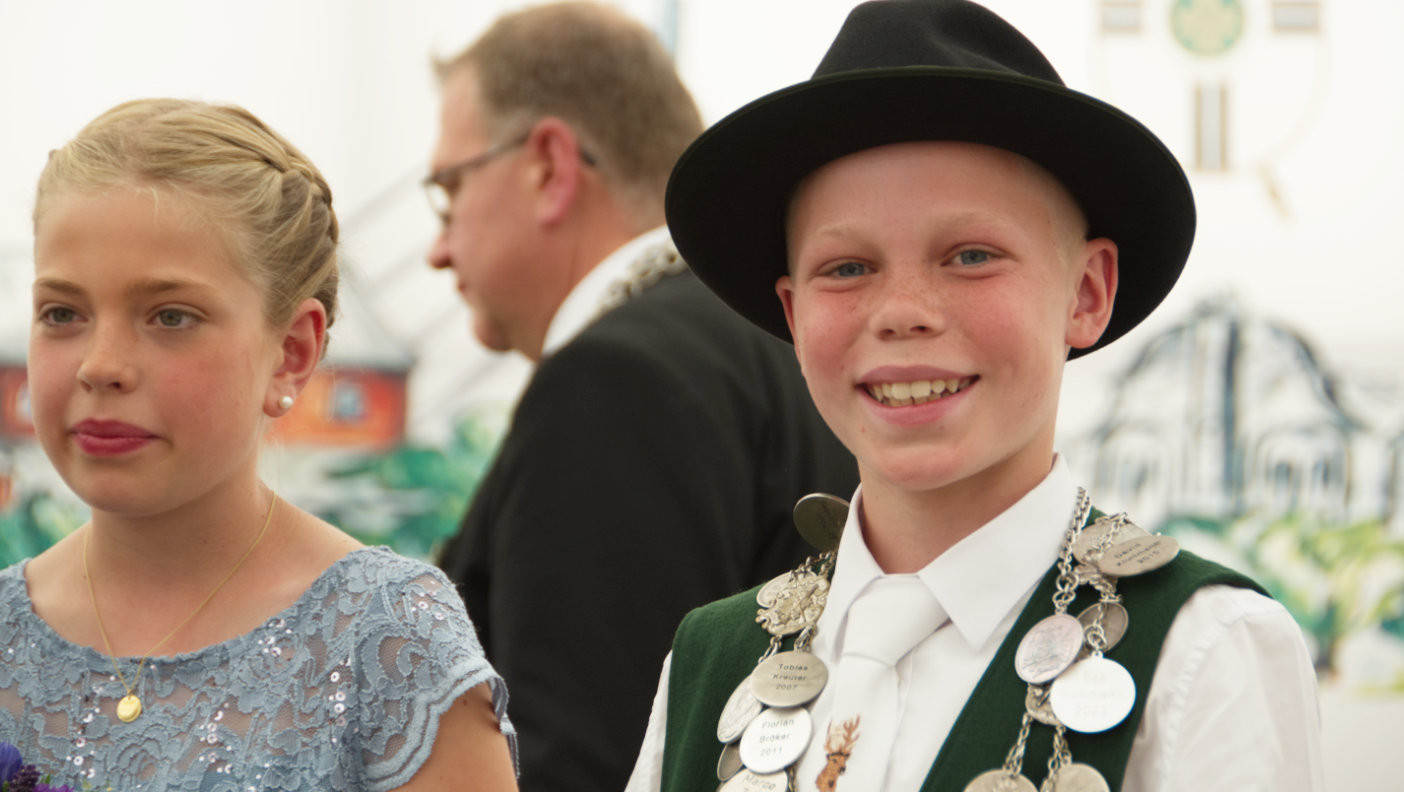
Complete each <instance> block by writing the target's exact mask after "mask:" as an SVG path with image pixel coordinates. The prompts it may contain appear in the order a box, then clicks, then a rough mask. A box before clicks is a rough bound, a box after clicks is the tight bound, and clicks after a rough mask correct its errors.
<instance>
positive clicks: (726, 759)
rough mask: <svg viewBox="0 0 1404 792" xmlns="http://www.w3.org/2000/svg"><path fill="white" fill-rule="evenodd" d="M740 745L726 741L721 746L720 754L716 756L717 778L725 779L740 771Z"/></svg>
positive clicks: (719, 779)
mask: <svg viewBox="0 0 1404 792" xmlns="http://www.w3.org/2000/svg"><path fill="white" fill-rule="evenodd" d="M742 767H744V765H742V764H741V746H739V745H737V744H736V743H727V744H726V745H724V746H722V752H721V756H719V757H717V780H718V781H726V780H728V779H730V778H731V777H732V776H734V775H736V774H737V773H739V772H741V768H742Z"/></svg>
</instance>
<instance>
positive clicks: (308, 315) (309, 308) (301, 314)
mask: <svg viewBox="0 0 1404 792" xmlns="http://www.w3.org/2000/svg"><path fill="white" fill-rule="evenodd" d="M326 344H327V309H326V307H325V306H323V305H322V302H321V300H318V299H316V298H314V297H308V298H307V299H305V300H303V301H302V303H301V304H299V305H298V306H297V310H296V311H294V312H293V316H292V319H291V320H290V321H289V322H288V325H287V329H285V330H284V331H283V335H282V340H281V343H280V344H279V347H278V349H279V353H280V354H281V355H282V360H281V361H280V362H279V365H278V368H277V370H275V371H274V372H273V379H272V381H271V382H269V384H268V393H267V394H265V395H264V397H263V412H264V414H265V415H267V416H269V417H270V418H278V417H280V416H282V415H284V414H285V413H287V411H288V410H289V409H291V408H292V402H293V401H294V400H296V399H297V395H298V394H299V393H301V392H302V388H303V387H304V386H305V385H306V384H307V381H308V380H309V379H311V378H312V373H313V372H314V371H316V370H317V364H318V363H320V362H321V360H322V352H323V350H325V349H326Z"/></svg>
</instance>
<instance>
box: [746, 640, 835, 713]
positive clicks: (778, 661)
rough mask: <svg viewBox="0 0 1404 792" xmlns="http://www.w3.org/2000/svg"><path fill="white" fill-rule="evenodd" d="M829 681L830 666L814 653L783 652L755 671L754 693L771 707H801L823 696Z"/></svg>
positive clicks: (753, 676)
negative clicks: (818, 696) (821, 693)
mask: <svg viewBox="0 0 1404 792" xmlns="http://www.w3.org/2000/svg"><path fill="white" fill-rule="evenodd" d="M828 682H829V669H828V666H825V665H824V661H823V660H820V659H819V658H818V657H816V656H815V655H814V654H812V653H810V652H803V651H798V650H794V651H789V652H780V653H778V654H773V655H771V656H770V657H767V658H766V659H765V660H764V661H763V662H761V664H760V665H758V666H756V670H755V671H752V672H751V693H752V694H753V695H754V696H755V698H756V699H757V700H758V701H760V703H762V704H766V705H768V706H771V707H799V706H803V705H805V704H808V703H809V702H810V701H812V700H813V699H814V697H815V696H817V695H819V692H820V691H822V690H823V689H824V685H826V684H828Z"/></svg>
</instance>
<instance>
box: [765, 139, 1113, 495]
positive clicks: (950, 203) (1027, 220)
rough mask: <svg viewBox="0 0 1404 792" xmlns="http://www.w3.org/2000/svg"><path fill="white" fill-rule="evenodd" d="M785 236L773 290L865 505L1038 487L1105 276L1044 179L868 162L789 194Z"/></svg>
mask: <svg viewBox="0 0 1404 792" xmlns="http://www.w3.org/2000/svg"><path fill="white" fill-rule="evenodd" d="M787 232H788V240H789V257H790V259H789V271H790V275H788V276H786V277H783V278H781V279H780V281H779V282H778V283H777V284H776V290H777V293H778V294H779V295H780V298H781V301H782V303H783V305H784V308H785V312H786V318H787V320H788V322H789V324H790V328H791V332H792V334H793V337H794V340H795V351H796V354H797V355H798V356H799V360H800V365H801V367H802V368H803V370H804V374H805V378H806V380H807V381H808V383H809V388H810V392H811V394H812V395H813V397H814V401H815V403H816V405H817V406H818V407H819V411H820V412H821V413H822V414H823V416H824V419H825V420H826V421H827V422H828V424H829V426H830V427H831V428H833V430H834V431H835V433H836V434H837V435H838V436H839V438H840V439H841V440H842V441H843V442H844V444H845V445H847V446H848V448H849V449H850V450H852V451H853V452H854V455H855V456H856V457H857V459H858V464H859V468H860V470H861V472H862V474H863V484H864V489H865V493H869V494H868V495H867V496H866V497H868V498H871V497H872V495H875V494H876V493H875V492H873V491H872V490H873V489H874V488H875V487H882V486H884V485H887V486H891V487H894V488H896V489H898V490H902V491H907V492H912V493H916V492H929V491H933V490H942V489H945V488H948V487H950V486H951V485H956V484H968V485H971V486H972V487H973V490H972V491H980V492H984V493H986V497H990V498H992V499H994V500H1001V499H1003V498H1004V493H1005V491H1008V492H1009V493H1014V492H1016V491H1017V494H1016V495H1013V497H1014V498H1015V499H1017V497H1018V495H1022V494H1023V493H1024V492H1026V491H1027V490H1028V489H1030V488H1031V487H1032V486H1033V485H1034V484H1036V483H1037V482H1038V481H1039V480H1041V479H1042V477H1043V476H1044V475H1045V474H1046V473H1047V471H1048V466H1049V464H1050V461H1051V459H1052V455H1053V426H1054V418H1055V416H1056V414H1057V403H1058V389H1059V385H1060V382H1061V375H1062V368H1063V362H1064V360H1065V359H1066V357H1067V352H1068V349H1069V348H1070V347H1072V346H1086V345H1090V344H1091V343H1093V342H1095V340H1096V338H1097V336H1098V335H1099V334H1100V332H1101V330H1102V328H1103V327H1104V326H1105V321H1106V318H1107V316H1108V315H1109V314H1110V298H1111V294H1112V293H1114V288H1115V261H1116V256H1115V246H1114V245H1112V244H1111V243H1110V242H1109V241H1107V240H1092V241H1087V240H1086V239H1085V221H1084V220H1083V218H1082V214H1081V211H1080V210H1079V209H1078V207H1077V206H1076V204H1075V203H1074V202H1073V200H1072V198H1071V197H1070V196H1069V195H1068V194H1067V193H1066V191H1065V190H1064V189H1063V187H1062V186H1061V185H1060V184H1059V183H1058V182H1057V181H1056V180H1054V178H1053V177H1052V176H1050V175H1049V174H1047V173H1046V172H1045V171H1043V170H1042V169H1041V168H1039V167H1038V166H1037V165H1034V164H1033V163H1032V162H1029V161H1028V160H1026V159H1024V158H1022V157H1020V156H1018V155H1015V154H1012V153H1010V152H1007V151H1003V150H1001V149H996V148H991V147H988V146H982V145H976V144H969V143H950V142H921V143H906V144H897V145H890V146H883V147H879V148H875V149H868V150H866V151H862V152H859V153H857V154H853V155H849V156H847V157H843V158H841V159H838V160H835V161H834V162H831V163H829V164H827V165H826V166H824V167H822V168H820V169H819V170H817V171H815V172H814V173H812V174H810V176H809V177H808V178H807V179H806V180H805V181H803V182H802V183H801V184H800V187H799V189H798V190H797V191H796V193H795V198H794V200H793V202H792V204H791V209H790V216H789V223H788V228H787ZM982 482H983V483H982ZM991 482H998V484H997V485H993V484H991ZM1011 502H1012V501H1011ZM1007 505H1008V504H1000V505H998V507H997V508H996V507H995V505H994V504H991V506H990V508H993V509H994V510H995V513H997V512H998V510H999V509H1002V508H1004V506H1007Z"/></svg>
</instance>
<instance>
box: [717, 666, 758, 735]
mask: <svg viewBox="0 0 1404 792" xmlns="http://www.w3.org/2000/svg"><path fill="white" fill-rule="evenodd" d="M760 711H761V703H760V702H759V701H757V700H756V697H755V694H753V693H752V692H751V677H749V676H747V677H746V678H745V679H743V680H741V684H739V685H737V686H736V689H735V690H733V691H731V696H730V697H729V698H727V700H726V706H724V707H722V713H721V717H720V718H718V719H717V739H718V740H720V741H721V742H724V743H729V742H731V741H732V740H735V739H736V738H737V737H740V736H741V732H743V731H745V730H746V724H748V723H750V722H751V719H752V718H754V717H756V716H757V715H759V714H760Z"/></svg>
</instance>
